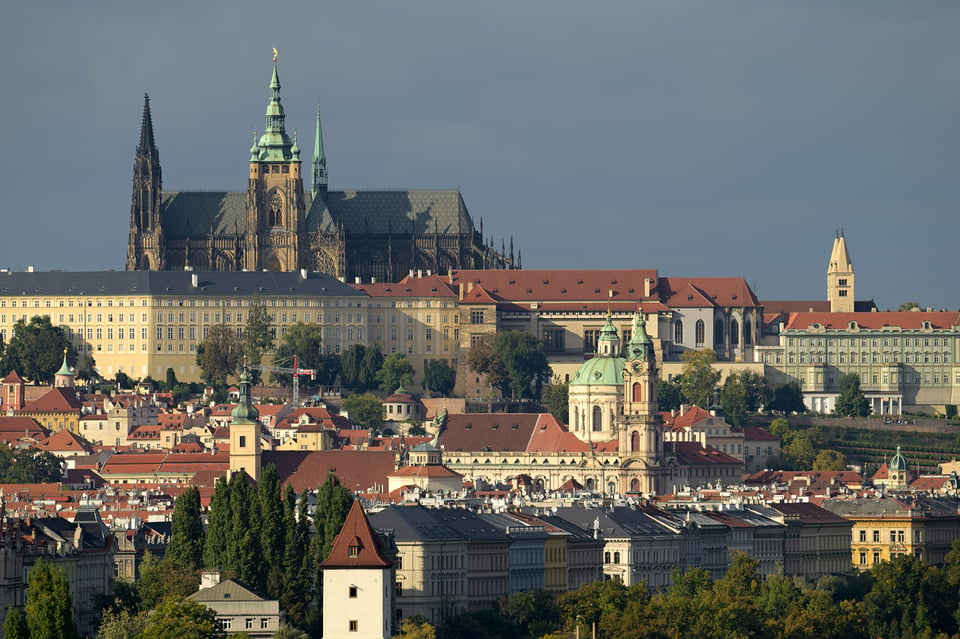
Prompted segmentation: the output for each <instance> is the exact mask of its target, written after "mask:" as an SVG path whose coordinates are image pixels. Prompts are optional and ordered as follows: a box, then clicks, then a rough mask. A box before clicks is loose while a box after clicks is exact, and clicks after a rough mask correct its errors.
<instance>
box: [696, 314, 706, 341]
mask: <svg viewBox="0 0 960 639" xmlns="http://www.w3.org/2000/svg"><path fill="white" fill-rule="evenodd" d="M695 332H696V335H695V336H694V339H695V340H696V342H697V346H703V344H704V342H706V341H707V328H706V326H705V325H704V323H703V320H697V326H696V331H695Z"/></svg>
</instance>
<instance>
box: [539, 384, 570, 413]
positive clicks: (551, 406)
mask: <svg viewBox="0 0 960 639" xmlns="http://www.w3.org/2000/svg"><path fill="white" fill-rule="evenodd" d="M543 404H544V405H545V406H546V407H547V410H548V411H549V412H550V414H551V415H553V416H554V417H556V418H557V419H558V420H559V421H560V422H561V423H563V424H566V423H568V422H569V420H570V384H569V383H568V382H561V381H558V380H554V382H553V383H552V384H550V385H549V386H547V387H546V388H544V389H543Z"/></svg>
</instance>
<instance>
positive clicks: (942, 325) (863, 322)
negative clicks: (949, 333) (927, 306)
mask: <svg viewBox="0 0 960 639" xmlns="http://www.w3.org/2000/svg"><path fill="white" fill-rule="evenodd" d="M850 322H856V323H857V326H859V327H860V328H863V329H870V330H878V329H881V328H883V327H884V326H891V327H899V328H902V329H904V330H920V329H921V328H923V322H930V326H931V327H932V328H938V329H947V328H952V327H954V326H958V325H960V313H958V312H957V311H932V312H929V313H928V312H923V311H921V312H916V311H882V312H877V313H791V314H790V317H789V318H788V319H787V324H786V326H784V330H806V329H808V328H810V327H811V326H812V325H813V324H814V323H816V324H820V325H821V326H823V327H825V328H833V329H838V330H847V327H848V326H849V325H850Z"/></svg>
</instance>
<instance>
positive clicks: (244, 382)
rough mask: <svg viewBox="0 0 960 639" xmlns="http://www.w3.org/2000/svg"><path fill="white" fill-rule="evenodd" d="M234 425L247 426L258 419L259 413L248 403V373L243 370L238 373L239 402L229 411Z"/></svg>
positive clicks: (251, 403)
mask: <svg viewBox="0 0 960 639" xmlns="http://www.w3.org/2000/svg"><path fill="white" fill-rule="evenodd" d="M230 416H231V417H232V418H233V423H234V424H249V423H251V422H253V421H255V420H256V419H257V418H258V417H260V412H259V411H258V410H257V409H256V407H255V406H254V405H253V402H252V401H250V373H248V372H247V369H246V368H244V369H243V372H242V373H240V400H239V401H238V402H237V405H236V406H234V407H233V410H232V411H230Z"/></svg>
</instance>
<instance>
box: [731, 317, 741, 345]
mask: <svg viewBox="0 0 960 639" xmlns="http://www.w3.org/2000/svg"><path fill="white" fill-rule="evenodd" d="M739 345H740V323H739V322H738V321H737V320H735V319H732V320H730V346H739Z"/></svg>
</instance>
